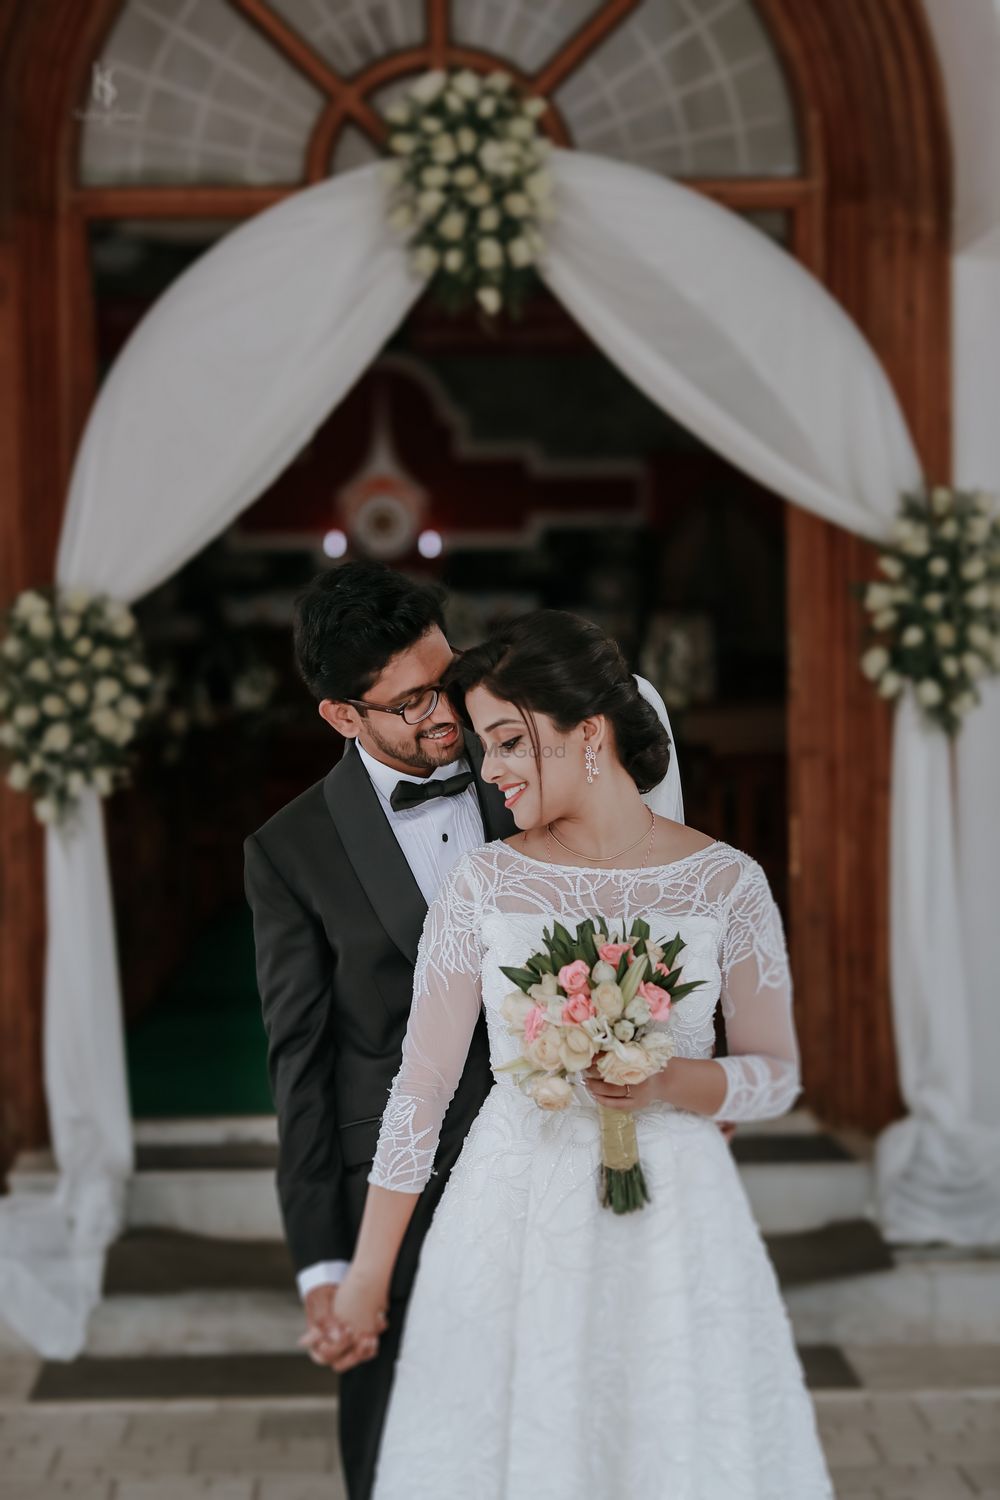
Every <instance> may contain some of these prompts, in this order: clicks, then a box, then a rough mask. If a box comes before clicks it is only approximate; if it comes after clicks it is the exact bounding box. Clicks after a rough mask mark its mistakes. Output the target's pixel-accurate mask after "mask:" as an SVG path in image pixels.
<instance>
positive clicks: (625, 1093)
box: [580, 1064, 663, 1110]
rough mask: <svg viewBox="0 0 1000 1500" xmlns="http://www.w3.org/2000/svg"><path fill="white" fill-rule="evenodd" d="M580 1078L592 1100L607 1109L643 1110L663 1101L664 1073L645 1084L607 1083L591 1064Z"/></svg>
mask: <svg viewBox="0 0 1000 1500" xmlns="http://www.w3.org/2000/svg"><path fill="white" fill-rule="evenodd" d="M580 1076H581V1077H582V1078H583V1081H584V1084H585V1085H586V1088H587V1091H588V1093H589V1094H590V1096H591V1098H592V1099H595V1100H596V1101H597V1103H598V1104H603V1105H604V1107H605V1109H625V1110H633V1109H643V1108H645V1106H646V1105H647V1104H658V1103H660V1102H662V1100H663V1092H662V1087H661V1085H662V1082H663V1075H662V1073H654V1074H653V1076H652V1078H647V1079H646V1081H645V1083H633V1084H631V1085H627V1084H621V1083H605V1081H604V1079H603V1078H602V1077H601V1075H600V1073H599V1072H598V1071H597V1068H596V1067H595V1066H594V1065H593V1064H591V1066H590V1067H589V1068H586V1069H585V1070H584V1072H583V1073H582V1074H581V1075H580Z"/></svg>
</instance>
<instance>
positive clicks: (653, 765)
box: [441, 609, 670, 792]
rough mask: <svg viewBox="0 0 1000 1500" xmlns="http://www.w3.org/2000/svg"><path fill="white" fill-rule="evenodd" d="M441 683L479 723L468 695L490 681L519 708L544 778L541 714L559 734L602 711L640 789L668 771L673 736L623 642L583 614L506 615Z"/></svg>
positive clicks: (466, 720)
mask: <svg viewBox="0 0 1000 1500" xmlns="http://www.w3.org/2000/svg"><path fill="white" fill-rule="evenodd" d="M441 685H442V687H443V688H444V689H445V691H446V692H447V694H448V700H449V702H450V703H451V705H452V707H453V708H454V710H455V712H456V713H457V714H458V716H459V718H460V719H461V720H462V722H463V724H465V725H466V727H467V728H469V729H472V728H473V724H472V720H471V718H470V717H469V712H468V709H467V708H466V706H465V695H466V693H468V692H470V691H471V689H472V688H474V687H485V688H486V689H487V690H488V691H489V692H491V693H492V694H493V695H494V697H496V698H500V699H502V700H503V702H505V703H513V704H514V706H515V708H518V709H520V711H521V713H522V714H523V715H524V720H525V723H526V724H527V726H528V733H529V735H530V737H531V743H532V746H533V748H534V752H535V757H536V760H537V763H538V768H539V777H540V776H541V757H540V755H539V739H538V726H537V725H536V723H535V719H534V715H535V714H536V713H542V714H545V715H547V717H548V718H550V719H551V720H552V721H553V723H554V724H555V726H556V728H557V729H558V730H559V732H560V734H565V733H566V732H567V731H569V730H570V729H573V728H575V727H576V725H577V724H579V723H580V721H581V720H582V719H586V718H587V717H588V715H590V714H604V716H605V718H606V719H607V720H608V723H609V724H610V725H611V729H612V733H613V735H614V741H615V749H616V751H617V754H618V759H619V760H620V761H621V763H622V765H623V766H624V768H625V770H626V771H627V772H628V774H629V775H630V776H631V778H632V780H633V781H634V782H635V784H636V786H637V787H638V788H639V791H640V792H648V791H650V790H651V789H652V788H653V787H654V786H657V785H658V784H659V783H660V782H661V781H662V780H663V778H664V776H666V774H667V767H668V766H669V765H670V736H669V734H668V733H667V731H666V729H665V728H664V727H663V725H662V724H661V722H660V716H659V714H658V713H657V712H656V709H655V708H654V707H653V705H652V704H651V703H649V702H647V700H646V699H645V698H644V697H643V696H642V694H641V693H640V692H639V688H638V686H637V684H636V680H635V678H634V677H633V676H632V673H631V672H630V671H629V668H628V663H627V662H626V660H625V658H624V656H623V655H622V652H621V648H620V646H619V645H618V643H617V641H614V640H612V638H611V637H610V636H609V635H606V634H605V632H604V631H603V630H602V629H601V628H600V626H599V625H595V624H594V622H593V621H592V620H585V619H584V618H583V616H582V615H574V614H571V613H570V611H569V610H565V609H535V610H532V611H531V612H530V613H529V614H526V615H517V616H516V617H515V618H513V619H510V620H505V621H503V622H502V623H501V624H500V625H498V626H497V627H496V628H495V629H494V630H493V631H492V632H491V634H490V636H489V638H488V639H487V640H485V641H483V643H482V645H480V646H471V647H470V648H469V650H468V651H463V652H462V653H461V654H460V655H458V656H456V657H454V659H453V660H452V662H451V664H450V665H449V666H448V667H447V669H446V670H445V673H444V676H443V677H442V679H441Z"/></svg>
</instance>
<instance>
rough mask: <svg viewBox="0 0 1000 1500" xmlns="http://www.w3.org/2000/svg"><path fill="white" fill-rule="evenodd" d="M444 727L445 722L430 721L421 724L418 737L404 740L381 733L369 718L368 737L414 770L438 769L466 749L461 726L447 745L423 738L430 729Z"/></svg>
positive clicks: (374, 743) (378, 746) (385, 751)
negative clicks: (397, 739)
mask: <svg viewBox="0 0 1000 1500" xmlns="http://www.w3.org/2000/svg"><path fill="white" fill-rule="evenodd" d="M444 727H445V726H444V724H438V723H431V722H428V723H427V724H426V725H421V726H420V728H419V730H418V731H417V737H416V739H414V738H412V737H410V738H409V739H406V740H403V741H396V740H394V739H392V738H391V736H389V735H385V734H379V732H378V730H377V729H376V728H375V726H374V725H373V723H372V722H371V719H369V721H368V738H369V739H370V740H371V742H372V744H373V745H375V746H376V747H377V748H378V749H379V750H382V751H384V753H385V754H386V755H391V756H392V757H393V759H394V760H398V761H401V762H402V763H403V765H406V766H412V768H413V770H414V771H436V770H437V768H438V766H446V765H449V764H450V763H451V761H453V760H456V759H457V758H458V756H460V755H461V754H462V753H463V751H464V749H465V746H464V743H463V740H462V731H461V728H459V729H458V733H457V736H456V738H455V739H453V740H450V741H449V742H448V744H446V745H439V744H436V743H435V742H434V740H427V739H423V738H422V736H423V735H425V734H427V733H428V732H429V731H430V730H432V729H443V728H444Z"/></svg>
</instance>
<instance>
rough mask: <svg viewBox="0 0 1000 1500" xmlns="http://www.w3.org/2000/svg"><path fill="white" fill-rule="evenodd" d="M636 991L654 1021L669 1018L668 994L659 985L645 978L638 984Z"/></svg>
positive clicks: (667, 1019)
mask: <svg viewBox="0 0 1000 1500" xmlns="http://www.w3.org/2000/svg"><path fill="white" fill-rule="evenodd" d="M638 992H639V994H640V995H641V996H642V998H643V999H644V1000H645V1002H646V1004H647V1005H648V1006H649V1013H650V1015H651V1016H652V1018H653V1020H654V1021H669V1020H670V995H669V994H668V992H667V991H666V990H665V989H663V988H662V986H661V985H658V984H653V983H652V982H651V981H650V980H648V979H647V980H646V981H645V982H644V983H643V984H640V986H639V991H638Z"/></svg>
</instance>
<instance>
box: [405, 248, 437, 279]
mask: <svg viewBox="0 0 1000 1500" xmlns="http://www.w3.org/2000/svg"><path fill="white" fill-rule="evenodd" d="M411 264H412V266H413V269H414V271H416V273H417V275H418V276H433V275H434V272H435V271H436V270H437V268H438V253H437V251H436V250H435V249H433V248H432V246H430V245H420V246H419V247H418V248H417V249H416V250H415V251H414V252H413V256H412V258H411Z"/></svg>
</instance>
